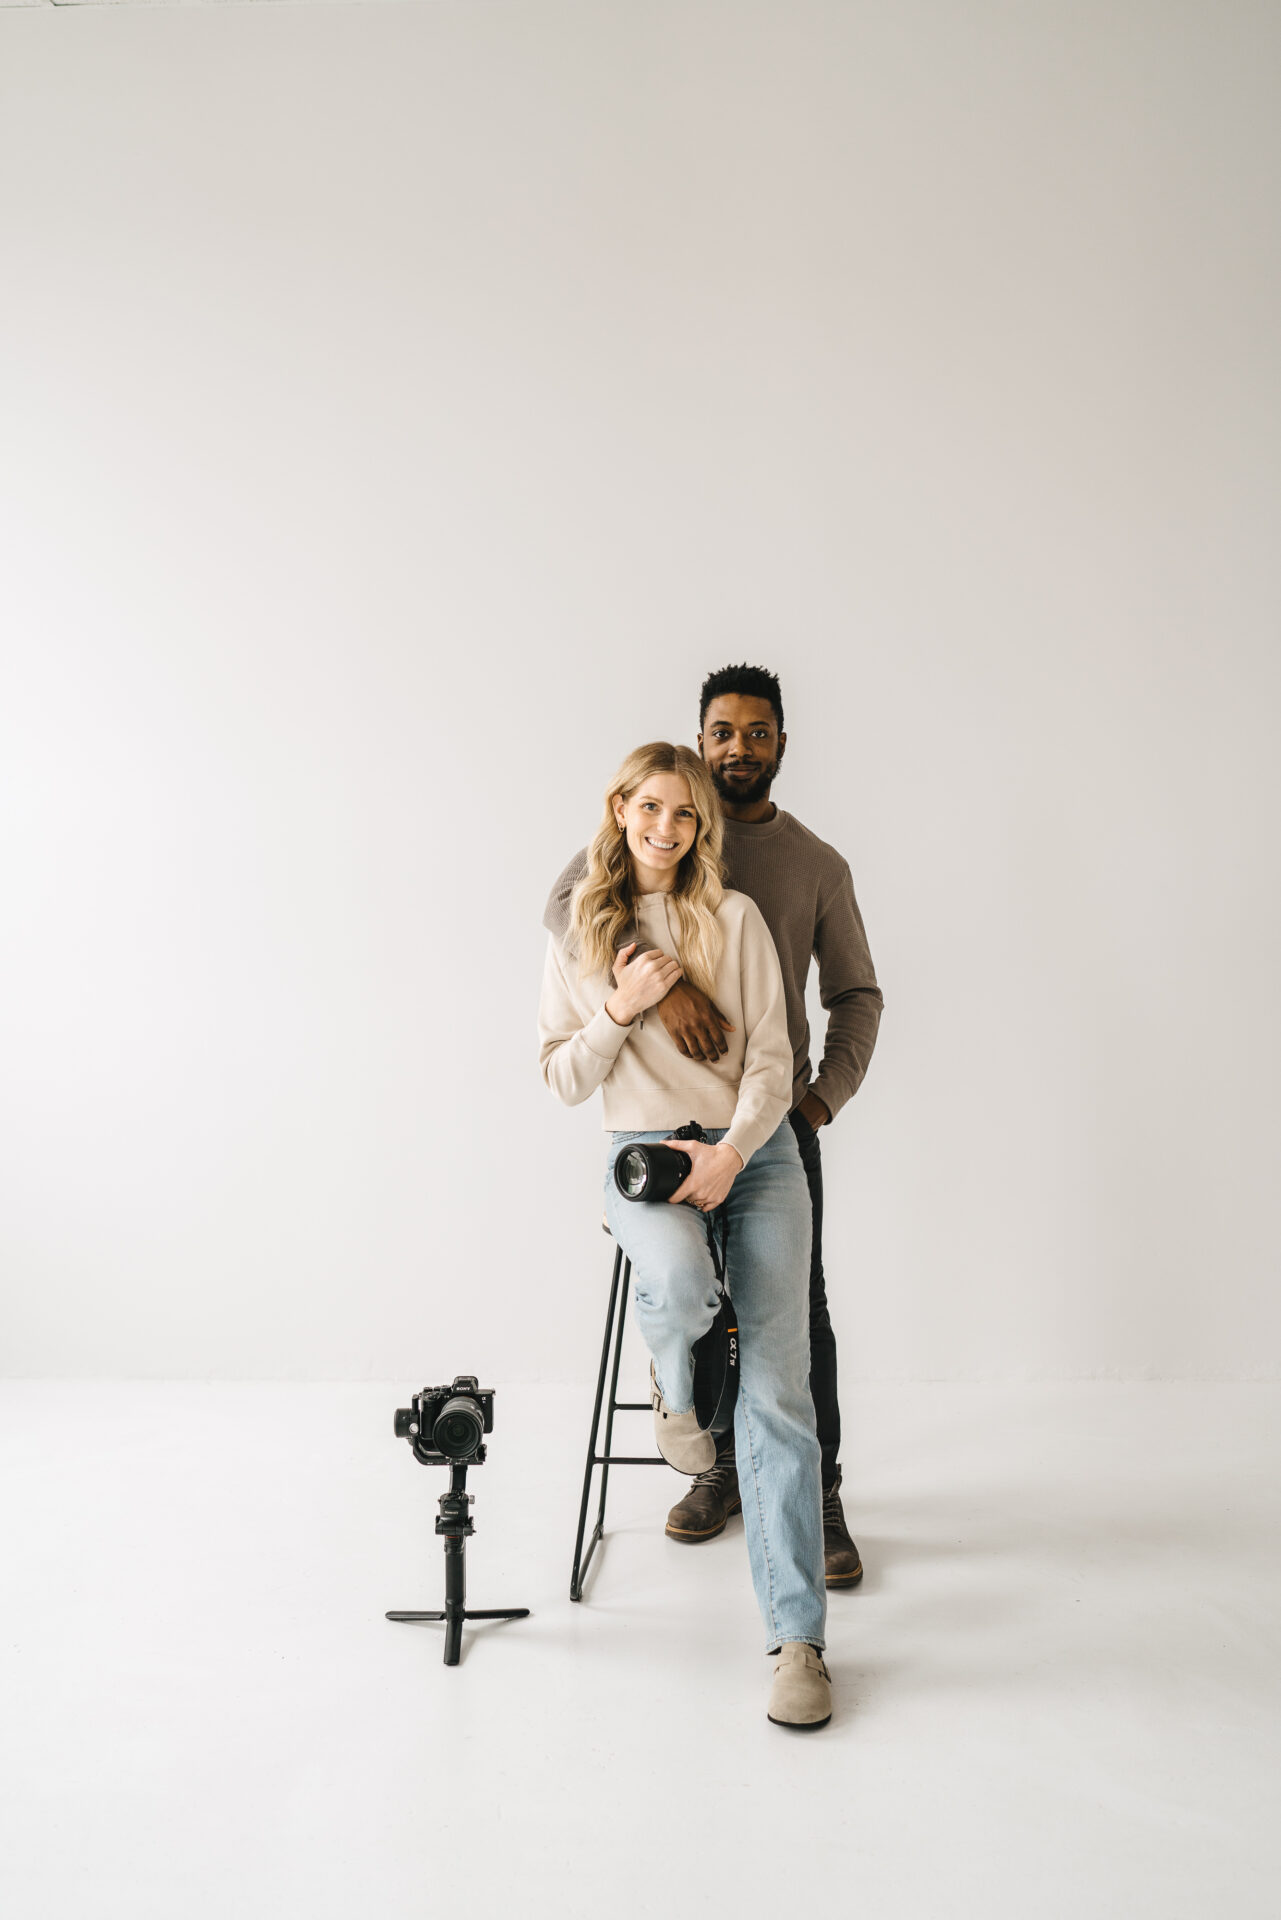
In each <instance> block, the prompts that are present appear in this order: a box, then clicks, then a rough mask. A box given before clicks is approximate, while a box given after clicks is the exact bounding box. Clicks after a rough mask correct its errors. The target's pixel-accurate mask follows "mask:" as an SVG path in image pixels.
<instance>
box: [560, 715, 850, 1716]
mask: <svg viewBox="0 0 1281 1920" xmlns="http://www.w3.org/2000/svg"><path fill="white" fill-rule="evenodd" d="M721 833H722V829H721V814H720V806H719V802H718V801H717V798H716V791H715V788H714V787H713V785H712V781H711V776H710V775H709V773H708V771H707V769H706V767H705V766H704V764H703V762H702V761H701V760H700V759H699V757H698V755H697V754H695V753H693V752H691V750H690V749H689V748H688V747H675V746H669V745H668V744H667V743H666V742H664V741H659V742H656V743H654V744H651V745H649V746H645V747H638V748H637V749H636V751H635V752H634V753H631V754H629V755H628V757H627V759H626V760H625V761H624V762H623V765H622V766H621V767H620V768H619V770H618V773H617V775H616V776H615V778H614V779H613V780H612V781H611V783H610V786H609V790H608V792H607V794H606V797H605V809H604V817H603V819H602V821H601V825H600V827H599V829H598V831H597V833H596V837H595V839H594V840H593V841H592V843H591V846H590V848H589V849H588V858H587V869H586V872H585V873H584V875H583V878H582V880H581V881H580V882H579V884H578V886H577V888H576V889H575V892H574V897H573V901H572V905H571V912H570V923H569V930H568V932H567V933H566V935H565V937H564V939H563V940H558V939H556V938H555V936H553V937H552V939H551V941H550V943H549V945H548V950H547V961H546V967H545V970H544V974H543V990H542V998H541V1002H540V1006H539V1038H540V1042H541V1054H540V1058H541V1061H542V1069H543V1077H544V1079H545V1080H546V1081H547V1084H548V1086H549V1087H550V1088H551V1089H552V1091H553V1092H554V1093H555V1094H556V1095H558V1097H559V1098H560V1099H561V1100H564V1101H565V1102H566V1103H567V1104H568V1105H571V1106H575V1105H577V1104H578V1103H579V1102H580V1101H582V1100H586V1099H588V1098H589V1097H590V1096H591V1095H592V1094H593V1093H595V1092H596V1090H597V1088H599V1089H600V1090H601V1092H602V1094H603V1097H604V1125H605V1128H606V1130H607V1132H608V1133H609V1136H610V1142H609V1148H608V1153H607V1159H606V1168H605V1196H606V1201H605V1204H606V1212H607V1216H608V1219H609V1225H610V1230H611V1232H612V1233H613V1235H614V1238H615V1239H616V1240H617V1242H618V1243H619V1245H620V1246H621V1247H622V1248H623V1250H624V1252H625V1253H626V1254H627V1256H628V1258H629V1259H630V1260H631V1263H632V1271H633V1275H634V1279H635V1294H634V1298H635V1303H636V1318H637V1323H638V1325H639V1327H640V1329H641V1332H642V1334H643V1336H644V1338H645V1341H646V1344H647V1345H648V1347H649V1350H650V1353H651V1355H652V1364H651V1368H650V1375H651V1381H652V1383H653V1399H654V1409H655V1411H654V1429H655V1437H656V1439H657V1441H658V1447H659V1451H660V1452H661V1453H662V1455H663V1457H664V1459H666V1460H667V1461H669V1462H670V1464H671V1465H672V1466H674V1467H676V1468H678V1469H679V1471H681V1472H683V1473H698V1472H701V1471H704V1470H705V1469H707V1468H708V1467H710V1466H711V1465H712V1464H713V1462H714V1460H715V1459H716V1442H715V1439H714V1438H713V1436H712V1435H711V1434H710V1433H707V1432H705V1431H703V1430H702V1429H701V1428H700V1427H699V1425H698V1420H697V1417H696V1415H695V1413H694V1411H693V1402H694V1392H693V1348H694V1345H695V1342H696V1341H697V1340H698V1339H699V1338H700V1337H701V1335H702V1334H704V1333H705V1332H706V1331H707V1329H708V1328H709V1327H710V1325H711V1323H712V1320H713V1318H714V1316H715V1312H716V1305H717V1289H716V1280H715V1272H714V1268H713V1264H712V1256H711V1252H710V1249H709V1247H708V1241H707V1232H706V1225H705V1221H704V1218H703V1215H704V1214H705V1213H707V1212H709V1211H710V1210H712V1209H713V1208H716V1207H719V1206H721V1205H722V1204H724V1206H725V1210H726V1215H727V1218H728V1223H729V1259H728V1280H729V1288H730V1292H731V1294H732V1296H733V1300H734V1307H735V1313H736V1317H737V1321H738V1330H739V1355H740V1364H739V1372H740V1385H739V1393H738V1400H737V1404H736V1408H735V1414H734V1431H735V1444H736V1451H737V1457H738V1476H739V1482H740V1487H741V1493H742V1501H743V1523H744V1530H745V1532H746V1535H747V1549H748V1559H749V1562H750V1566H751V1573H752V1583H753V1585H754V1587H755V1590H756V1598H757V1603H758V1605H759V1607H760V1610H761V1617H762V1619H763V1621H764V1623H765V1633H766V1646H767V1649H768V1650H769V1651H770V1652H771V1653H776V1654H777V1655H778V1656H779V1657H778V1661H777V1665H776V1667H775V1670H774V1682H773V1687H772V1689H771V1693H770V1699H769V1717H770V1719H771V1720H773V1721H775V1722H776V1723H778V1724H781V1725H787V1726H796V1727H809V1728H813V1727H819V1726H825V1725H826V1724H827V1722H828V1720H829V1719H830V1718H831V1711H832V1707H831V1684H830V1679H829V1676H828V1672H827V1668H826V1667H825V1666H824V1664H823V1659H822V1649H823V1645H824V1630H825V1625H826V1593H825V1589H824V1569H823V1526H822V1494H821V1476H820V1462H819V1448H818V1441H817V1439H816V1437H815V1430H814V1403H813V1400H812V1399H811V1397H810V1392H809V1320H808V1303H809V1257H810V1225H811V1216H810V1202H809V1189H808V1187H807V1185H806V1180H805V1173H804V1169H803V1168H802V1165H801V1159H800V1154H799V1151H798V1149H797V1145H796V1136H795V1134H794V1133H793V1131H792V1129H791V1126H790V1125H789V1124H788V1118H787V1116H788V1110H789V1108H790V1107H791V1104H792V1065H793V1061H792V1047H791V1042H790V1040H789V1038H788V1031H787V1019H786V1012H785V1008H784V1000H783V982H782V975H781V973H780V970H779V964H778V956H777V954H776V952H775V950H774V943H773V941H772V939H771V938H770V934H769V930H768V928H767V927H766V925H765V922H764V920H763V919H762V918H761V914H760V911H759V909H758V908H757V907H756V905H755V904H754V902H753V901H751V900H749V899H748V897H747V895H746V894H742V893H735V892H731V891H728V890H727V889H726V888H725V887H724V886H723V885H722V882H721V872H722V867H721ZM681 977H684V978H686V979H689V980H691V981H692V982H693V983H694V984H695V985H696V986H698V987H701V988H702V989H703V991H704V992H705V993H707V994H709V995H710V996H711V998H712V999H713V1000H714V1001H715V1003H716V1005H717V1006H718V1007H719V1008H721V1009H722V1010H723V1011H724V1013H725V1015H726V1016H727V1017H728V1019H729V1020H730V1022H731V1023H732V1025H731V1030H730V1032H729V1033H728V1034H727V1036H726V1038H727V1041H728V1051H727V1052H726V1053H725V1054H724V1055H722V1056H721V1058H720V1059H718V1060H717V1061H716V1062H715V1064H710V1063H708V1062H706V1061H703V1060H693V1059H690V1058H688V1057H687V1056H685V1055H684V1054H682V1053H681V1052H680V1051H679V1050H678V1049H677V1047H676V1045H675V1043H674V1042H673V1041H672V1040H671V1039H670V1038H669V1036H668V1034H667V1032H666V1030H665V1028H664V1026H663V1023H662V1021H661V1020H659V1019H651V1020H649V1021H648V1022H647V1021H646V1019H645V1015H646V1013H647V1011H648V1010H649V1009H650V1008H651V1007H653V1006H655V1005H656V1004H657V1003H658V1001H659V1000H661V999H662V997H663V995H664V994H665V993H666V992H667V991H668V989H669V988H670V987H671V985H672V984H673V982H674V981H675V980H677V979H679V978H681ZM687 1120H697V1121H698V1122H699V1123H700V1125H701V1126H702V1128H703V1129H704V1131H705V1132H706V1134H707V1136H708V1138H707V1142H706V1143H703V1142H700V1141H695V1140H681V1141H673V1142H672V1144H673V1145H677V1146H680V1147H681V1148H682V1150H683V1151H684V1152H686V1153H688V1154H689V1156H690V1159H691V1161H692V1162H693V1165H692V1167H691V1170H690V1174H689V1177H688V1179H687V1180H686V1181H685V1183H684V1185H683V1186H681V1187H679V1188H678V1189H677V1191H676V1192H675V1193H674V1194H673V1195H672V1198H671V1200H670V1201H667V1202H657V1203H650V1204H646V1203H637V1202H632V1201H628V1200H624V1199H623V1198H622V1196H621V1195H620V1194H619V1193H618V1192H617V1191H616V1189H615V1187H614V1182H613V1167H614V1161H615V1159H616V1158H617V1156H618V1154H619V1153H620V1151H621V1150H622V1148H623V1147H624V1146H625V1145H627V1144H628V1143H630V1142H632V1141H636V1140H640V1141H655V1142H661V1141H667V1140H669V1138H670V1136H671V1134H672V1133H673V1132H674V1131H675V1129H676V1128H677V1127H679V1126H681V1125H682V1124H683V1123H684V1122H685V1121H687Z"/></svg>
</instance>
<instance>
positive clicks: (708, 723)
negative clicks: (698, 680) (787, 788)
mask: <svg viewBox="0 0 1281 1920" xmlns="http://www.w3.org/2000/svg"><path fill="white" fill-rule="evenodd" d="M786 746H787V735H786V734H785V733H780V732H779V730H778V722H777V720H775V718H774V709H773V707H771V705H770V703H769V701H768V700H758V699H757V698H755V696H754V695H750V694H746V693H722V694H718V695H717V697H716V699H715V700H713V701H712V703H711V705H710V706H709V707H708V709H707V717H706V719H705V720H704V721H703V731H702V732H701V733H700V734H699V736H698V750H699V752H700V753H701V754H702V756H703V758H704V760H705V761H706V762H707V768H708V771H709V773H710V774H711V776H712V779H713V780H714V781H715V783H716V791H717V793H719V795H720V796H721V799H722V800H724V801H726V802H727V803H728V804H729V805H731V806H736V807H743V806H751V805H752V804H753V802H754V801H757V800H763V799H764V798H765V796H766V794H767V793H768V792H769V790H770V784H771V782H772V781H773V780H774V779H776V777H777V775H778V768H779V762H780V761H781V760H782V758H783V750H784V748H785V747H786Z"/></svg>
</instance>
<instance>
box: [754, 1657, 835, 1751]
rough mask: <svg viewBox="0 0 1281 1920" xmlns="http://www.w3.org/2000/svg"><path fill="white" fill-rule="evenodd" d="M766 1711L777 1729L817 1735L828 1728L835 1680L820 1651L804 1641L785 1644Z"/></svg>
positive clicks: (779, 1658) (776, 1668) (775, 1670)
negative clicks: (790, 1729) (782, 1728)
mask: <svg viewBox="0 0 1281 1920" xmlns="http://www.w3.org/2000/svg"><path fill="white" fill-rule="evenodd" d="M767 1711H768V1714H769V1717H770V1719H771V1720H772V1721H773V1722H774V1725H775V1726H776V1727H798V1728H799V1729H800V1731H801V1732H802V1733H814V1732H816V1731H817V1730H818V1728H819V1727H825V1726H826V1725H827V1723H828V1721H829V1720H830V1719H831V1717H832V1676H831V1674H830V1673H829V1672H828V1671H827V1668H826V1667H825V1666H824V1665H823V1656H822V1654H821V1653H820V1652H819V1651H818V1649H817V1647H811V1646H807V1644H806V1643H805V1641H804V1640H785V1641H784V1642H783V1644H782V1646H781V1647H780V1648H779V1650H778V1664H777V1665H776V1666H775V1668H774V1684H773V1686H772V1687H771V1688H770V1694H769V1707H768V1709H767Z"/></svg>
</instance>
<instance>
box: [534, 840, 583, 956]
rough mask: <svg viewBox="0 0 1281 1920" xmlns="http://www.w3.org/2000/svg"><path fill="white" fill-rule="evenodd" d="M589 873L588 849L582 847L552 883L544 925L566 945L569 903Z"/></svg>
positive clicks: (544, 910)
mask: <svg viewBox="0 0 1281 1920" xmlns="http://www.w3.org/2000/svg"><path fill="white" fill-rule="evenodd" d="M586 871H587V849H586V847H580V848H579V850H578V852H577V853H576V854H575V855H574V857H573V859H572V860H571V861H570V862H569V865H568V866H567V867H565V868H563V869H562V871H561V873H560V874H559V875H558V877H557V878H556V879H555V880H554V881H553V882H552V890H551V892H550V893H549V894H548V896H547V905H546V906H545V907H544V908H543V925H544V926H545V927H546V929H547V931H548V933H550V934H551V935H553V937H554V938H555V939H557V940H559V941H560V942H561V945H562V946H563V945H564V942H565V935H566V934H567V933H568V932H569V902H570V898H571V896H572V894H573V891H574V888H575V887H576V886H577V885H578V883H579V881H580V880H581V879H582V877H583V875H584V874H585V873H586Z"/></svg>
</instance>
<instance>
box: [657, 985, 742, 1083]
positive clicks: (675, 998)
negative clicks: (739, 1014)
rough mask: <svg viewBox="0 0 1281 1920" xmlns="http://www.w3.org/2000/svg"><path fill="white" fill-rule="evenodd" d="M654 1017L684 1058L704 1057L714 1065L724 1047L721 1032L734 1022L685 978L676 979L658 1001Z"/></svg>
mask: <svg viewBox="0 0 1281 1920" xmlns="http://www.w3.org/2000/svg"><path fill="white" fill-rule="evenodd" d="M658 1017H659V1019H660V1020H661V1021H662V1023H663V1025H664V1026H665V1027H666V1028H667V1031H668V1032H669V1033H670V1034H671V1036H672V1039H673V1040H674V1041H675V1042H676V1044H677V1046H678V1047H679V1048H680V1050H681V1052H682V1053H683V1054H684V1055H685V1058H686V1059H687V1060H706V1061H707V1062H708V1064H709V1065H710V1066H713V1067H714V1066H715V1065H716V1062H717V1061H718V1060H719V1059H720V1057H721V1055H722V1054H723V1053H725V1052H727V1051H728V1043H727V1042H726V1039H725V1035H726V1034H727V1033H733V1031H734V1022H733V1021H732V1020H727V1019H726V1018H725V1015H724V1014H723V1013H722V1012H721V1010H720V1008H719V1007H718V1006H717V1005H716V1003H715V1001H713V1000H709V999H708V997H707V995H706V994H705V993H703V992H702V991H701V990H700V989H699V988H698V987H695V986H691V985H690V983H689V981H688V980H678V981H677V983H676V985H675V986H674V987H673V988H672V990H671V992H670V993H669V994H668V996H667V998H666V999H665V1000H663V1001H660V1003H659V1008H658Z"/></svg>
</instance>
